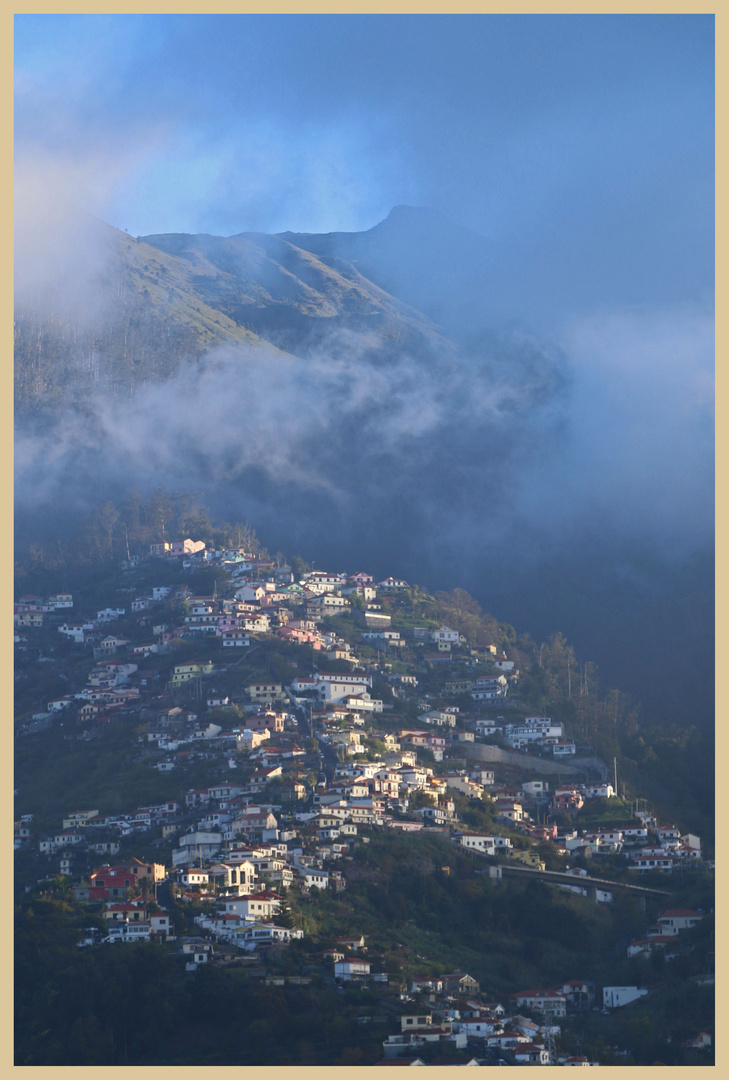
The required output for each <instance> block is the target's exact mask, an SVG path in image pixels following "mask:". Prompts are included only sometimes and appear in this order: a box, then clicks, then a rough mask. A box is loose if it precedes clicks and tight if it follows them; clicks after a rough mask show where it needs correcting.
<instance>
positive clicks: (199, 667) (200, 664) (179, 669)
mask: <svg viewBox="0 0 729 1080" xmlns="http://www.w3.org/2000/svg"><path fill="white" fill-rule="evenodd" d="M214 668H215V665H214V664H213V662H212V660H193V661H188V662H187V663H185V664H175V667H174V670H173V672H172V680H171V681H172V686H173V687H176V686H181V685H182V684H183V683H186V682H189V681H190V679H197V678H199V677H201V676H205V675H212V673H213V671H214Z"/></svg>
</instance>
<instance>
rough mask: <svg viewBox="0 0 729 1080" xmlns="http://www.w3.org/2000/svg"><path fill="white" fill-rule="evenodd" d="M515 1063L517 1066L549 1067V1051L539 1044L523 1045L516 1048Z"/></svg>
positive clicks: (529, 1043) (528, 1043)
mask: <svg viewBox="0 0 729 1080" xmlns="http://www.w3.org/2000/svg"><path fill="white" fill-rule="evenodd" d="M514 1062H515V1063H516V1064H517V1065H549V1064H550V1060H549V1050H547V1049H546V1048H545V1047H544V1046H542V1045H540V1044H539V1043H532V1042H527V1043H521V1045H520V1046H516V1047H515V1048H514Z"/></svg>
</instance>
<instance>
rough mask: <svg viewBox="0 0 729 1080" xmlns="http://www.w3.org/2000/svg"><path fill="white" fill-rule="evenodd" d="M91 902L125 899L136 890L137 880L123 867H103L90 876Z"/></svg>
mask: <svg viewBox="0 0 729 1080" xmlns="http://www.w3.org/2000/svg"><path fill="white" fill-rule="evenodd" d="M89 883H90V884H89V900H112V899H115V898H117V897H125V896H126V895H127V890H129V889H133V888H136V884H137V882H136V878H135V877H134V875H133V874H132V873H131V872H130V871H129V870H125V869H122V868H121V867H114V866H102V867H100V869H98V870H95V871H94V873H93V874H91V875H90V876H89Z"/></svg>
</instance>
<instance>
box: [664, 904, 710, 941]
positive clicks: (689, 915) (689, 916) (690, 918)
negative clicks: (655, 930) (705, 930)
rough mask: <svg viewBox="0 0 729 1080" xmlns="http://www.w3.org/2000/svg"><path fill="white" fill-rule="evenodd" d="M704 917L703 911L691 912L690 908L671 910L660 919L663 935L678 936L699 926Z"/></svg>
mask: <svg viewBox="0 0 729 1080" xmlns="http://www.w3.org/2000/svg"><path fill="white" fill-rule="evenodd" d="M703 917H704V913H703V911H691V910H690V909H688V908H671V909H669V910H668V911H664V912H663V914H662V915H660V916H659V917H658V926H659V928H660V932H661V934H666V935H669V934H670V935H671V936H673V935H676V934H680V933H681V931H682V930H690V929H691V928H692V927H694V926H698V924H699V923H700V922H701V920H702V919H703Z"/></svg>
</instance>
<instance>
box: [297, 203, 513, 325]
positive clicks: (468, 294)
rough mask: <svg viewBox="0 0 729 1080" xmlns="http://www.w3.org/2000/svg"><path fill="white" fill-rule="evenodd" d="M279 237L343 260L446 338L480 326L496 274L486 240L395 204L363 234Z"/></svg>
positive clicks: (433, 215)
mask: <svg viewBox="0 0 729 1080" xmlns="http://www.w3.org/2000/svg"><path fill="white" fill-rule="evenodd" d="M279 236H280V237H281V238H282V239H285V240H288V241H289V242H290V243H292V244H296V245H297V246H298V247H300V248H304V249H305V250H307V251H311V252H313V253H315V254H316V255H318V256H320V258H324V259H332V258H339V259H347V260H348V261H350V262H351V263H352V264H353V265H354V266H355V267H356V268H357V269H358V270H359V271H360V273H361V274H363V275H364V276H365V277H366V278H368V279H369V280H370V281H374V282H376V283H377V284H378V285H379V286H380V287H381V288H383V289H385V290H386V291H387V292H388V293H391V294H392V295H393V296H397V297H398V298H399V299H401V300H403V301H404V302H405V303H407V304H412V305H413V306H414V307H417V308H418V309H419V310H420V311H423V312H425V313H426V314H427V315H428V316H429V317H430V318H431V319H433V320H434V321H435V322H437V323H438V324H439V325H441V326H443V327H444V328H445V330H446V332H447V333H448V334H449V335H450V336H456V335H460V334H461V333H462V332H463V331H464V330H465V331H467V332H469V333H470V332H472V331H474V330H480V329H482V328H483V326H482V322H481V316H480V312H479V308H480V300H481V298H484V297H486V296H487V295H488V292H489V288H490V286H491V285H492V284H493V281H494V278H495V275H496V274H497V273H498V267H497V258H498V256H497V252H496V250H495V248H494V245H493V244H492V243H490V242H489V241H488V240H486V238H485V237H483V236H480V235H479V234H478V233H475V232H472V231H470V230H469V229H464V228H462V227H461V226H460V225H456V224H455V223H454V222H452V221H450V220H449V219H448V218H447V217H445V216H444V215H443V214H441V213H438V212H437V211H435V210H429V209H425V208H419V207H413V206H396V207H394V208H393V209H392V211H391V212H390V213H389V214H388V216H387V217H386V218H385V220H384V221H381V222H379V223H378V224H377V225H375V226H374V228H372V229H368V230H367V231H366V232H360V233H346V232H334V233H324V234H321V235H319V234H314V233H293V232H285V233H280V234H279Z"/></svg>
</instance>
